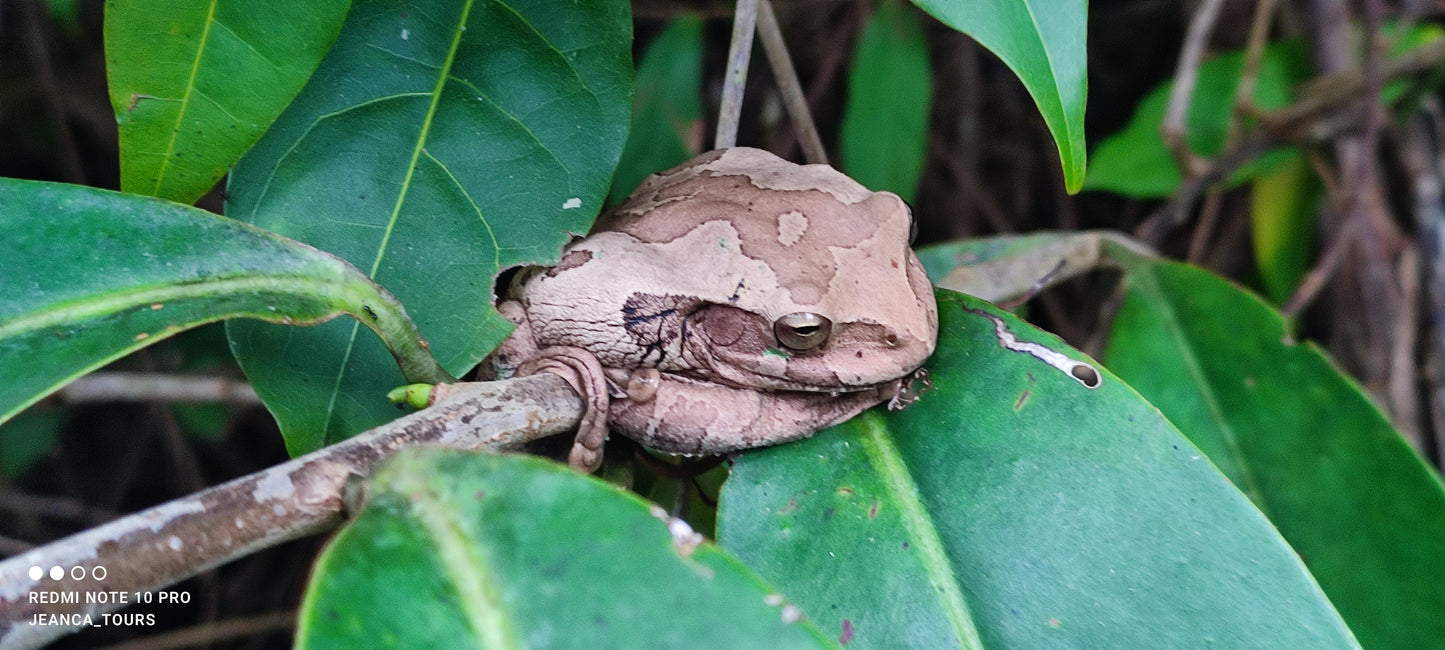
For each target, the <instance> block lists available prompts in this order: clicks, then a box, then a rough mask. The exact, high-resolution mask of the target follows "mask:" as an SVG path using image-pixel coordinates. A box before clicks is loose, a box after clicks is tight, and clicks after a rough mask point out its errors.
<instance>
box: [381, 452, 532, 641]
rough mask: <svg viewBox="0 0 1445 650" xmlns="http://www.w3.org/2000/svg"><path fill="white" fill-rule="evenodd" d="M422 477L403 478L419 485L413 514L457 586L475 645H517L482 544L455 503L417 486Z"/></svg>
mask: <svg viewBox="0 0 1445 650" xmlns="http://www.w3.org/2000/svg"><path fill="white" fill-rule="evenodd" d="M424 480H425V479H424V478H422V477H420V476H418V477H417V478H416V479H415V480H407V481H406V482H407V483H416V484H418V485H416V486H415V488H414V489H415V491H416V494H415V495H414V496H412V497H410V500H411V503H412V513H413V514H415V515H416V517H417V519H418V520H420V522H421V524H422V526H423V527H424V528H425V529H426V532H427V536H428V537H429V538H430V539H431V540H432V542H433V544H434V545H435V548H436V549H437V555H438V558H439V561H440V564H441V569H442V571H443V572H444V573H445V575H446V576H447V577H448V578H449V579H450V581H451V584H452V587H453V588H454V589H456V592H457V595H458V598H457V604H458V605H459V606H460V607H461V609H462V615H463V616H464V617H466V621H467V626H468V627H469V628H470V629H471V630H472V631H473V632H474V633H476V638H477V640H478V641H479V643H478V646H477V647H481V648H503V649H505V648H520V647H521V643H520V642H519V640H518V639H517V637H516V634H515V633H514V632H513V630H512V627H511V626H510V625H508V624H507V617H506V616H505V614H504V611H503V609H502V597H501V591H500V589H499V588H498V586H497V585H496V584H494V582H493V580H492V574H491V572H489V571H488V570H487V568H488V565H487V558H485V557H484V556H482V555H481V553H482V552H483V548H484V547H483V544H482V543H481V542H480V541H479V540H477V539H475V538H474V536H472V535H471V534H469V531H468V530H467V529H466V528H465V527H464V526H463V525H462V524H461V522H460V521H459V520H458V518H457V516H456V513H457V508H456V507H455V506H448V505H447V504H446V503H445V502H444V501H443V498H442V495H441V494H438V493H437V492H436V490H434V489H432V488H431V487H430V486H423V485H419V484H420V483H422V482H423V481H424ZM398 487H401V486H398Z"/></svg>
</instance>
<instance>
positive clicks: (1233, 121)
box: [1224, 0, 1276, 149]
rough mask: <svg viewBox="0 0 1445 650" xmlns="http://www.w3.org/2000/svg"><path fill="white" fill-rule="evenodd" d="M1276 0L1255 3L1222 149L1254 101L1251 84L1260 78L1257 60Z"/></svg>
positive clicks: (1232, 140) (1235, 138)
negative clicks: (1232, 108) (1242, 64)
mask: <svg viewBox="0 0 1445 650" xmlns="http://www.w3.org/2000/svg"><path fill="white" fill-rule="evenodd" d="M1275 2H1276V0H1259V2H1258V3H1257V4H1256V5H1255V6H1254V18H1253V19H1252V20H1251V21H1250V24H1249V40H1248V41H1246V43H1245V46H1244V67H1243V69H1241V70H1240V72H1239V85H1238V86H1235V88H1234V110H1233V111H1231V112H1230V115H1229V131H1228V135H1227V136H1226V138H1225V141H1224V142H1225V148H1226V149H1228V148H1230V147H1233V146H1234V144H1235V143H1236V142H1238V141H1239V133H1240V123H1241V121H1242V120H1241V118H1243V117H1244V115H1245V113H1246V112H1248V107H1250V106H1252V105H1253V104H1254V86H1255V83H1256V82H1257V81H1258V80H1259V62H1260V60H1261V59H1262V58H1264V46H1265V43H1266V42H1267V41H1268V39H1269V27H1270V24H1271V23H1272V22H1273V19H1274V7H1275Z"/></svg>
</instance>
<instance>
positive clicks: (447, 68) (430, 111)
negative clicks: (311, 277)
mask: <svg viewBox="0 0 1445 650" xmlns="http://www.w3.org/2000/svg"><path fill="white" fill-rule="evenodd" d="M474 3H475V0H467V1H466V3H465V4H463V5H462V10H461V15H459V16H458V17H457V24H456V27H454V28H453V29H452V42H451V45H450V46H449V47H448V48H447V55H446V58H445V59H444V60H443V61H442V65H441V67H440V68H439V69H438V70H437V80H436V84H435V85H434V86H433V87H432V92H431V101H430V102H429V103H428V104H427V108H426V117H425V118H423V119H422V124H421V130H420V131H418V132H417V136H416V143H415V144H414V145H413V146H412V150H411V161H410V162H408V163H407V166H406V176H405V177H404V178H402V181H401V191H399V192H397V195H396V203H395V204H394V205H393V206H392V208H391V215H390V216H389V217H388V218H387V221H386V230H385V231H383V232H382V235H381V243H380V244H378V245H377V247H376V258H375V259H374V260H372V262H371V269H370V270H369V271H367V275H368V276H370V277H371V278H373V279H375V278H376V273H377V271H378V270H380V269H381V262H382V260H383V259H385V258H386V250H387V246H388V245H390V243H391V235H392V232H393V231H395V230H396V223H397V221H398V220H400V218H401V208H402V206H403V205H405V204H406V199H407V195H408V194H409V192H410V190H411V180H412V176H413V175H415V174H416V168H417V164H418V163H419V162H420V160H421V156H422V153H423V152H424V151H425V149H426V141H427V136H428V135H430V133H431V126H432V122H433V121H434V120H435V119H436V112H437V106H438V105H440V104H441V98H442V90H443V89H445V87H446V84H447V81H448V80H449V79H450V78H451V71H452V64H453V63H455V62H456V60H457V50H458V49H460V48H461V44H462V35H463V34H465V33H466V26H467V20H468V18H469V17H470V16H471V13H472V5H473V4H474ZM360 330H361V323H360V321H358V322H355V323H352V325H351V332H350V334H348V335H347V337H346V351H345V352H343V353H342V355H341V364H340V365H339V366H337V367H338V368H339V370H338V371H337V372H336V381H335V383H334V384H333V385H332V387H331V399H330V400H328V401H327V403H326V419H325V420H323V421H324V422H326V425H325V429H326V431H325V432H324V434H323V436H324V438H326V439H329V438H330V433H331V426H332V424H333V423H334V422H335V415H336V402H337V400H338V399H340V397H341V394H342V392H343V391H342V390H341V382H342V380H343V378H345V377H346V368H347V366H348V365H350V363H351V353H352V351H354V350H355V349H356V341H357V334H358V333H359V332H360Z"/></svg>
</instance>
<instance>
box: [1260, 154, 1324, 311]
mask: <svg viewBox="0 0 1445 650" xmlns="http://www.w3.org/2000/svg"><path fill="white" fill-rule="evenodd" d="M1290 152H1291V154H1293V155H1291V156H1290V158H1289V160H1287V161H1285V162H1284V163H1283V164H1281V165H1280V166H1279V167H1277V168H1276V169H1274V171H1271V172H1267V173H1264V174H1260V175H1259V176H1258V177H1256V178H1255V179H1254V184H1253V187H1252V190H1253V191H1252V192H1251V194H1250V211H1249V225H1250V228H1251V231H1252V233H1253V237H1251V238H1250V241H1251V242H1253V243H1254V261H1255V264H1256V265H1257V266H1258V268H1259V276H1260V279H1261V280H1262V282H1263V284H1264V289H1265V293H1266V294H1268V295H1269V298H1270V300H1271V301H1273V302H1274V303H1275V304H1284V302H1285V301H1286V300H1289V297H1290V295H1291V294H1293V293H1294V290H1295V288H1296V287H1298V286H1299V282H1300V279H1301V278H1303V277H1304V275H1305V273H1306V272H1307V271H1309V268H1310V257H1311V254H1312V253H1313V251H1314V231H1315V210H1316V209H1317V208H1318V207H1319V202H1320V198H1321V197H1323V196H1324V194H1325V188H1324V185H1323V184H1322V183H1320V180H1319V178H1318V177H1316V176H1315V175H1314V172H1312V171H1310V168H1309V165H1308V164H1306V163H1305V160H1304V157H1303V156H1301V155H1299V153H1298V152H1296V151H1294V150H1290Z"/></svg>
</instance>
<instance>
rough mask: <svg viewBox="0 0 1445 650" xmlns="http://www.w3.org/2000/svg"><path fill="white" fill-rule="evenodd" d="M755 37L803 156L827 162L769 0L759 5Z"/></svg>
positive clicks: (815, 160) (811, 159) (761, 1)
mask: <svg viewBox="0 0 1445 650" xmlns="http://www.w3.org/2000/svg"><path fill="white" fill-rule="evenodd" d="M758 36H759V37H761V38H762V41H763V52H765V53H767V55H768V65H770V66H772V69H773V78H774V79H776V80H777V81H778V92H779V93H781V94H782V96H783V106H786V107H787V109H788V116H789V117H791V118H792V119H793V130H794V131H795V132H796V133H797V135H798V142H799V144H801V145H802V146H803V158H804V159H805V160H807V161H808V162H810V163H821V164H824V165H826V164H828V151H827V150H826V149H824V148H823V138H822V137H821V136H819V135H818V126H817V125H816V124H813V113H812V111H811V110H809V108H808V98H807V97H806V96H804V95H803V85H802V84H801V83H798V71H797V70H796V69H795V68H794V67H793V57H791V56H789V55H788V44H787V43H786V42H784V41H783V30H782V29H781V28H780V27H779V26H778V17H777V15H776V14H774V13H773V3H772V2H770V1H769V0H760V3H759V5H758Z"/></svg>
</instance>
